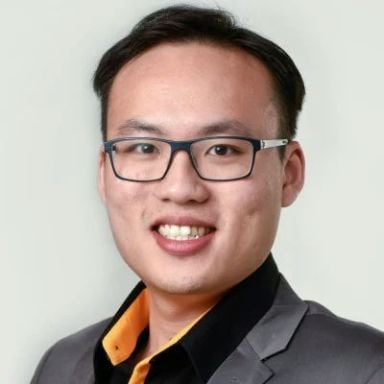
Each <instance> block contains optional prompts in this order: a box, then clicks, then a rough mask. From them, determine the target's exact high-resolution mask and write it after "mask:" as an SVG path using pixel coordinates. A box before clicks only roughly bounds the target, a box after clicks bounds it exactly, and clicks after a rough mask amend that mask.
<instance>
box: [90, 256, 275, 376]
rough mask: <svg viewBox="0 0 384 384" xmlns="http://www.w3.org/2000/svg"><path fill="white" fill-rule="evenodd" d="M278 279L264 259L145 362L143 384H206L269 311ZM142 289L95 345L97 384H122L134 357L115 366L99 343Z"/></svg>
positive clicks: (141, 339) (269, 261)
mask: <svg viewBox="0 0 384 384" xmlns="http://www.w3.org/2000/svg"><path fill="white" fill-rule="evenodd" d="M279 279H280V275H279V272H278V269H277V267H276V264H275V262H274V260H273V258H272V256H271V255H270V256H269V257H268V258H267V260H266V261H265V262H264V263H263V265H262V266H260V267H259V268H258V269H257V270H256V271H255V272H253V273H252V274H251V275H250V276H248V277H247V278H245V279H244V280H243V281H241V282H240V283H239V284H237V285H236V286H235V287H233V288H232V289H231V290H230V291H229V292H228V293H227V294H226V295H225V296H224V297H223V298H222V299H221V300H220V301H219V302H218V303H217V304H216V305H215V306H214V307H213V308H212V309H211V310H210V311H209V312H208V313H206V314H205V315H204V316H203V317H202V318H201V319H200V320H199V321H198V322H197V323H196V324H195V325H194V326H193V327H192V328H191V329H190V330H189V332H188V333H187V334H185V335H184V336H183V337H182V338H180V339H179V340H178V341H177V342H176V343H175V344H173V345H171V346H170V347H169V348H167V349H166V350H164V351H162V352H161V353H159V354H158V355H155V356H154V357H153V358H152V359H151V360H150V369H149V372H148V374H147V376H146V377H145V381H144V382H145V384H160V383H164V384H165V383H166V384H180V383H182V384H197V383H199V384H200V383H206V382H208V380H209V378H210V377H211V376H212V374H213V373H214V372H215V371H216V369H217V368H218V367H219V366H220V365H221V363H222V362H223V361H224V360H225V359H226V358H227V357H228V355H229V354H230V353H231V352H232V351H233V350H234V349H235V348H236V347H237V345H238V344H239V343H240V342H241V340H242V339H243V338H244V337H245V336H246V334H247V333H248V332H249V331H250V330H251V329H252V328H253V327H254V325H255V324H256V323H257V322H258V321H259V320H260V319H261V318H262V317H263V315H264V314H265V313H266V312H267V311H268V309H269V308H270V307H271V305H272V302H273V299H274V297H275V293H276V289H277V285H278V282H279ZM144 288H145V286H144V284H143V283H142V282H140V283H139V284H138V285H137V286H136V287H135V289H134V290H133V291H132V292H131V294H130V295H129V297H128V298H127V300H126V301H125V303H124V304H123V305H122V307H121V308H120V309H119V311H118V312H117V314H116V315H115V317H114V318H113V320H112V321H111V323H110V325H109V326H108V328H107V329H106V331H105V332H104V334H103V336H102V337H101V339H100V341H99V342H98V343H97V346H96V350H95V356H94V369H95V379H96V383H97V384H127V383H128V382H129V379H130V377H131V375H132V372H133V369H134V364H133V363H132V361H133V360H134V356H135V352H133V353H132V354H131V356H130V357H129V358H128V359H127V360H125V361H123V362H121V363H120V364H118V365H115V366H114V365H113V364H112V363H111V362H110V359H109V358H108V356H107V354H106V352H105V350H104V348H103V346H102V340H103V337H104V336H105V335H106V334H107V333H108V331H109V330H110V329H111V328H112V327H113V325H114V324H115V323H116V321H117V320H118V319H119V318H120V317H121V316H122V314H123V313H124V312H125V311H126V310H127V308H129V306H130V305H131V304H132V302H133V301H134V300H135V298H136V297H137V296H138V295H139V294H140V292H141V291H142V290H143V289H144ZM147 338H148V329H147V328H146V329H145V330H144V331H143V332H142V334H141V335H140V337H139V339H138V343H137V347H136V350H139V349H140V347H141V346H143V345H144V344H145V343H146V340H147Z"/></svg>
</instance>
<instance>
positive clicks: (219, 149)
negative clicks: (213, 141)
mask: <svg viewBox="0 0 384 384" xmlns="http://www.w3.org/2000/svg"><path fill="white" fill-rule="evenodd" d="M235 152H236V150H235V149H234V148H233V147H231V146H229V145H223V144H220V145H214V146H213V147H211V148H210V149H209V150H208V153H209V154H210V155H216V156H228V155H233V154H234V153H235Z"/></svg>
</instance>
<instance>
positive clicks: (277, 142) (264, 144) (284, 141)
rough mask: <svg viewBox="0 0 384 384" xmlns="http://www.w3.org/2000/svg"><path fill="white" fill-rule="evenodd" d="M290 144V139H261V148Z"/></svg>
mask: <svg viewBox="0 0 384 384" xmlns="http://www.w3.org/2000/svg"><path fill="white" fill-rule="evenodd" d="M287 144H288V139H273V140H260V149H267V148H275V147H281V146H283V145H287Z"/></svg>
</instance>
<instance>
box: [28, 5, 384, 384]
mask: <svg viewBox="0 0 384 384" xmlns="http://www.w3.org/2000/svg"><path fill="white" fill-rule="evenodd" d="M94 86H95V90H96V92H97V94H98V95H99V96H100V98H101V108H102V132H103V138H104V146H103V149H102V151H101V153H100V160H99V190H100V194H101V196H102V199H103V201H104V203H105V206H106V209H107V212H108V215H109V220H110V224H111V228H112V232H113V235H114V238H115V241H116V244H117V247H118V249H119V251H120V253H121V255H122V257H123V258H124V260H125V261H126V263H127V264H128V265H129V266H130V268H131V269H132V270H133V271H135V273H136V274H137V275H138V276H139V277H140V279H141V281H140V282H139V284H138V285H137V286H136V288H135V289H134V290H133V291H132V292H131V294H130V295H129V297H128V298H127V300H126V301H125V303H124V304H123V305H122V307H121V308H120V309H119V311H118V312H117V313H116V315H115V316H114V317H113V318H112V319H108V320H106V321H103V322H101V323H98V324H96V325H93V326H91V327H89V328H87V329H85V330H82V331H80V332H79V333H77V334H75V335H73V336H70V337H68V338H65V339H63V340H61V341H60V342H58V343H57V344H56V345H55V346H53V347H52V348H51V349H50V350H49V351H48V352H47V354H46V355H45V357H44V358H43V359H42V362H41V363H40V365H39V367H38V369H37V370H36V373H35V376H34V378H33V380H32V383H34V384H48V383H49V384H53V383H54V384H60V383H63V384H64V383H79V384H80V383H82V384H87V383H88V384H91V383H103V384H104V383H106V384H107V383H113V384H117V383H130V384H139V383H148V384H152V383H153V384H157V383H167V384H173V383H183V384H189V383H191V384H192V383H211V384H224V383H243V384H245V383H254V384H262V383H265V382H268V383H276V384H279V383H284V384H290V383H292V384H308V383H338V384H340V383H341V384H343V383H345V384H354V383H356V384H357V383H370V384H379V383H383V382H384V337H383V334H382V333H380V332H379V331H376V330H374V329H372V328H370V327H368V326H365V325H359V324H356V323H353V322H350V321H347V320H344V319H341V318H338V317H337V316H335V315H334V314H332V313H331V312H329V311H328V310H326V309H325V308H324V307H322V306H320V305H319V304H316V303H311V302H304V301H302V300H301V299H300V298H298V297H297V296H296V295H295V293H294V292H293V291H292V289H291V288H290V287H289V285H288V283H287V282H286V281H285V279H284V278H283V277H282V276H281V275H280V273H279V272H278V269H277V266H276V264H275V262H274V261H273V258H272V255H271V253H270V251H271V248H272V245H273V242H274V239H275V236H276V231H277V227H278V222H279V216H280V211H281V208H282V207H287V206H289V205H290V204H292V203H293V202H294V201H295V199H296V197H297V195H298V194H299V192H300V190H301V188H302V186H303V181H304V156H303V152H302V149H301V147H300V145H299V143H298V142H296V141H294V140H293V139H294V136H295V132H296V121H297V116H298V113H299V111H300V109H301V105H302V101H303V97H304V84H303V81H302V78H301V76H300V73H299V72H298V70H297V68H296V66H295V64H294V63H293V62H292V60H291V59H290V57H289V56H288V55H287V54H286V53H285V52H284V51H283V50H282V49H281V48H279V47H278V46H276V45H275V44H274V43H272V42H271V41H269V40H267V39H265V38H263V37H261V36H259V35H257V34H255V33H254V32H251V31H249V30H246V29H243V28H241V27H239V26H237V25H236V24H235V23H234V21H233V20H232V18H231V16H230V15H228V14H227V13H225V12H223V11H217V10H210V9H201V8H195V7H187V6H176V7H170V8H166V9H162V10H160V11H158V12H155V13H153V14H151V15H149V16H147V17H146V18H145V19H143V20H142V21H141V22H140V23H139V24H138V25H137V26H136V27H135V28H134V29H133V31H132V32H131V33H130V35H128V36H127V37H125V38H124V39H122V40H121V41H120V42H118V43H117V44H116V45H114V46H113V47H112V48H111V49H110V50H109V51H107V52H106V54H105V55H104V56H103V58H102V60H101V62H100V64H99V67H98V69H97V71H96V75H95V81H94Z"/></svg>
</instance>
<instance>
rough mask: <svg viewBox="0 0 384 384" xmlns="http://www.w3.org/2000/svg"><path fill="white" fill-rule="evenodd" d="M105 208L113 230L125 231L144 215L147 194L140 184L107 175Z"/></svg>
mask: <svg viewBox="0 0 384 384" xmlns="http://www.w3.org/2000/svg"><path fill="white" fill-rule="evenodd" d="M105 192H106V193H105V198H106V201H105V203H106V208H107V211H108V215H109V219H110V221H111V224H112V226H113V227H114V229H115V230H117V231H118V230H119V229H120V228H119V226H120V227H121V229H123V230H127V226H132V225H134V224H135V223H137V222H138V218H142V217H143V216H144V215H145V208H146V206H147V204H146V201H147V199H148V193H147V192H146V191H145V188H144V186H143V185H142V184H140V183H132V182H129V181H124V180H120V179H117V178H116V177H115V176H114V175H112V176H111V175H108V176H107V179H106V187H105Z"/></svg>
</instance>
